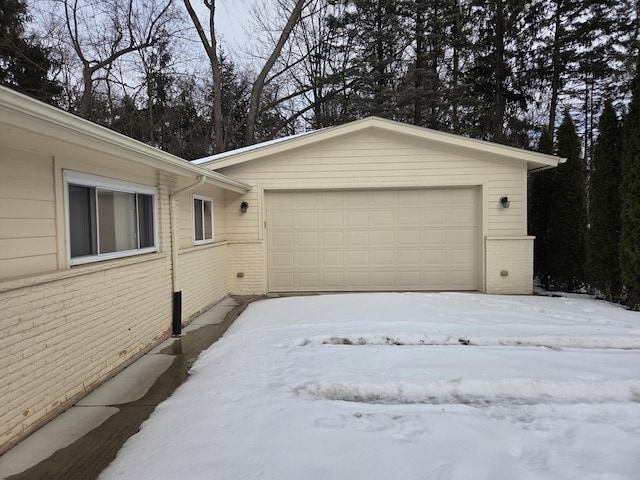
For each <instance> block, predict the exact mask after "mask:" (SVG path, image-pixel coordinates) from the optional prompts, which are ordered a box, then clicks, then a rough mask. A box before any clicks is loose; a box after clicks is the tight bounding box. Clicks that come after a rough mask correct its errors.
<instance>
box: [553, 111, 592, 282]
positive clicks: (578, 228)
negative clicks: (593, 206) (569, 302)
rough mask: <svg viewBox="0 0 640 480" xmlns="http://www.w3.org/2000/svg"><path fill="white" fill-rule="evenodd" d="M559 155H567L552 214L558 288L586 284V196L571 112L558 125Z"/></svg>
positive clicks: (555, 185)
mask: <svg viewBox="0 0 640 480" xmlns="http://www.w3.org/2000/svg"><path fill="white" fill-rule="evenodd" d="M556 154H557V155H558V156H560V157H563V158H566V159H567V160H566V162H565V163H563V164H561V165H559V166H558V167H557V168H556V169H555V172H554V175H553V192H552V194H551V214H550V217H549V237H548V243H549V247H550V256H549V265H548V269H549V278H550V287H551V288H552V289H554V290H567V291H576V290H577V289H579V288H580V287H581V286H582V285H583V284H584V263H585V239H584V232H585V227H586V205H585V204H586V201H585V200H586V199H585V196H586V194H585V184H584V171H585V169H584V164H583V162H582V160H581V158H580V139H579V138H578V134H577V133H576V127H575V124H574V123H573V120H572V119H571V116H570V115H569V112H568V111H565V113H564V119H563V120H562V123H561V124H560V127H559V128H558V141H557V146H556Z"/></svg>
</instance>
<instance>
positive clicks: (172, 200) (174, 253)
mask: <svg viewBox="0 0 640 480" xmlns="http://www.w3.org/2000/svg"><path fill="white" fill-rule="evenodd" d="M206 179H207V178H206V177H205V176H204V175H202V176H200V177H199V178H198V182H197V183H194V184H193V185H189V186H187V187H184V188H182V189H180V190H177V191H175V192H173V193H172V194H170V195H169V204H170V215H171V264H172V269H171V270H172V273H173V275H172V276H173V320H172V330H173V335H174V336H179V335H180V334H182V290H180V274H179V273H178V249H179V248H180V247H179V245H178V212H177V203H176V197H177V196H178V195H180V194H181V193H187V192H190V191H192V190H195V189H196V188H198V187H200V186H202V185H204V182H205V180H206Z"/></svg>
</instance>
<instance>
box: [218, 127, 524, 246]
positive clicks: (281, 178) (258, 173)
mask: <svg viewBox="0 0 640 480" xmlns="http://www.w3.org/2000/svg"><path fill="white" fill-rule="evenodd" d="M472 155H473V154H471V153H470V152H469V151H468V150H467V151H464V150H462V149H456V148H454V149H451V150H449V149H448V150H447V151H445V150H443V149H441V148H440V147H438V146H437V145H436V146H434V145H427V144H423V143H420V142H418V141H414V140H411V141H408V140H407V139H406V138H404V137H402V136H399V135H396V134H384V135H381V134H377V133H376V134H375V135H372V134H371V133H368V132H362V133H360V134H357V135H352V136H349V137H348V138H343V139H333V140H332V141H330V142H323V143H321V144H316V145H313V146H311V147H308V148H304V147H303V148H299V149H297V150H294V151H290V152H287V153H286V154H283V155H280V156H273V157H270V158H265V159H261V160H255V161H251V162H248V163H246V164H240V165H236V166H231V167H227V168H224V169H221V170H220V171H221V173H223V174H225V175H229V176H230V177H232V178H236V179H238V180H241V181H244V182H246V183H249V184H253V185H259V186H261V187H263V188H264V189H265V190H269V189H291V190H304V189H316V188H317V189H332V188H336V189H345V188H353V189H357V188H362V189H367V188H402V187H404V188H408V187H419V186H451V185H480V184H484V185H486V199H487V202H488V203H487V205H485V208H484V210H485V212H486V214H487V231H486V233H487V235H495V236H497V235H507V236H509V235H523V234H524V233H526V225H524V223H525V221H526V220H525V219H526V216H525V215H524V208H525V195H526V192H524V191H523V186H524V185H525V184H526V182H525V181H524V180H525V179H526V166H525V164H524V163H518V162H517V161H514V163H509V162H505V161H504V160H498V159H493V158H488V157H487V155H486V154H478V156H477V157H476V156H472ZM251 193H253V192H251ZM503 196H508V197H509V199H510V201H511V206H510V208H509V209H504V208H502V207H501V206H500V198H501V197H503ZM252 200H253V201H256V200H257V199H252ZM250 203H251V201H250ZM227 208H228V211H227V219H228V222H227V225H228V228H229V232H233V234H232V235H230V239H238V240H251V239H255V238H256V237H257V235H259V232H258V231H256V230H255V228H256V227H255V225H256V223H255V221H251V222H250V220H254V219H253V218H246V219H242V218H239V219H238V218H236V217H235V216H234V215H233V211H232V209H229V205H227ZM258 228H261V226H260V225H258Z"/></svg>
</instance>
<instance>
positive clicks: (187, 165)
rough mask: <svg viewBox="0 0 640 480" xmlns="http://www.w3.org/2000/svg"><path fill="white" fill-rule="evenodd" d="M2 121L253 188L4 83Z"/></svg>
mask: <svg viewBox="0 0 640 480" xmlns="http://www.w3.org/2000/svg"><path fill="white" fill-rule="evenodd" d="M34 120H35V121H38V122H44V123H45V128H41V127H40V128H39V127H38V126H37V124H35V123H34ZM0 123H1V124H6V125H8V126H11V127H15V128H20V129H25V130H33V131H35V129H38V130H37V131H38V133H39V134H40V135H43V136H45V137H51V138H56V139H60V138H61V137H60V132H58V131H52V129H51V128H50V126H51V125H55V126H56V127H58V128H60V129H61V130H62V131H63V132H65V134H68V135H70V136H71V137H72V138H70V139H69V140H68V141H69V143H71V144H81V145H82V146H83V147H85V148H91V149H93V150H97V151H101V152H105V153H109V154H110V155H116V156H119V157H120V158H122V159H124V160H128V158H127V157H128V156H129V155H131V154H133V155H135V160H132V161H134V162H135V163H138V164H142V165H145V166H148V167H152V168H161V169H163V170H166V171H168V172H171V173H174V174H177V175H181V176H187V177H192V178H194V179H195V178H200V177H201V176H204V177H206V178H207V179H208V180H209V183H211V184H213V185H216V186H218V187H221V188H223V189H225V190H231V191H233V192H236V193H246V192H248V191H249V190H251V187H250V186H249V185H247V184H245V183H243V182H239V181H237V180H234V179H232V178H229V177H226V176H224V175H222V174H221V173H218V172H214V171H212V170H209V169H207V168H205V167H201V166H199V165H197V164H192V163H191V162H189V161H188V160H185V159H183V158H180V157H176V156H175V155H172V154H170V153H167V152H164V151H162V150H159V149H157V148H155V147H152V146H150V145H147V144H145V143H142V142H139V141H137V140H134V139H132V138H129V137H127V136H126V135H123V134H121V133H118V132H115V131H113V130H110V129H108V128H106V127H103V126H100V125H97V124H95V123H92V122H90V121H88V120H85V119H84V118H80V117H77V116H75V115H73V114H71V113H69V112H65V111H64V110H61V109H59V108H56V107H53V106H51V105H48V104H46V103H43V102H40V101H39V100H35V99H33V98H31V97H28V96H26V95H23V94H21V93H18V92H15V91H13V90H11V89H9V88H6V87H2V86H0ZM65 141H66V140H65Z"/></svg>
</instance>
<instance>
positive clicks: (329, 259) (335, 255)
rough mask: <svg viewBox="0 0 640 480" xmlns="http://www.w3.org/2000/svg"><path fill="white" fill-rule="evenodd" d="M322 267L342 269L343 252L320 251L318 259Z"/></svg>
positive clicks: (343, 264)
mask: <svg viewBox="0 0 640 480" xmlns="http://www.w3.org/2000/svg"><path fill="white" fill-rule="evenodd" d="M320 259H321V262H322V265H324V266H325V267H339V268H341V269H342V268H344V266H345V263H344V252H343V251H342V250H336V251H326V250H324V251H322V255H321V257H320Z"/></svg>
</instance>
